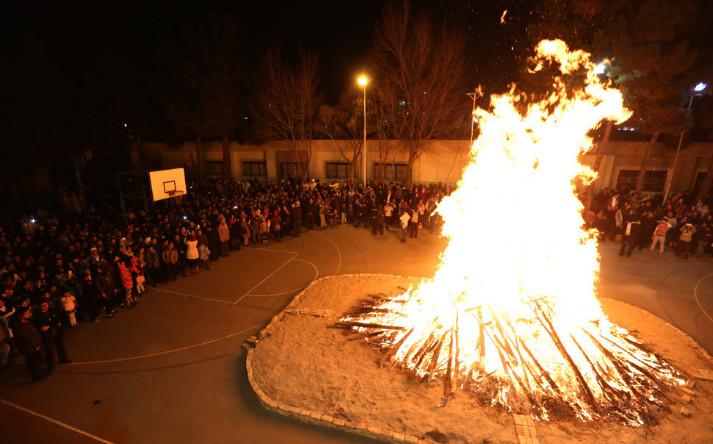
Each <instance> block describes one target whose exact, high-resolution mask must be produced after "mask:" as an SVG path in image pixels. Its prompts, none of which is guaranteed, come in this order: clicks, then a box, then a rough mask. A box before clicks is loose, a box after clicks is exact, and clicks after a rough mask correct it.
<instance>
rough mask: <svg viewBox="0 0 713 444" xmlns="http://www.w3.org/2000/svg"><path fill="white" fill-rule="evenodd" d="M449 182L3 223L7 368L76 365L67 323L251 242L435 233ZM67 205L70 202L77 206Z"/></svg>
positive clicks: (256, 186) (221, 190) (39, 215)
mask: <svg viewBox="0 0 713 444" xmlns="http://www.w3.org/2000/svg"><path fill="white" fill-rule="evenodd" d="M449 191H450V189H449V188H448V187H447V186H444V185H436V184H433V185H428V186H426V185H410V186H403V185H401V184H396V183H389V184H384V183H381V184H373V185H371V186H369V187H363V186H362V184H359V183H354V182H352V181H345V182H341V183H337V182H334V183H329V184H327V183H320V182H318V181H307V182H299V181H282V182H279V183H263V182H258V181H249V182H246V181H237V180H222V179H218V180H214V181H211V182H209V183H206V184H203V185H202V186H194V187H191V190H190V192H189V193H188V195H186V196H184V197H182V198H181V199H180V200H170V201H163V202H157V203H155V204H154V205H153V208H152V209H151V211H144V210H139V211H132V212H129V213H127V214H126V215H120V214H116V213H114V212H112V210H111V209H107V210H105V211H98V210H95V209H92V208H86V206H85V205H80V202H79V201H78V200H77V199H73V200H70V201H66V202H64V204H65V206H64V211H56V212H48V211H42V210H37V211H36V212H34V213H33V214H32V215H27V216H25V217H22V218H17V217H15V218H7V219H6V220H5V221H4V223H2V224H0V255H1V259H0V260H2V263H1V264H0V276H1V277H0V279H1V283H0V285H1V290H2V294H0V368H2V367H4V366H5V365H6V363H7V361H8V358H9V357H11V356H13V355H14V354H21V355H23V356H24V358H25V363H26V366H27V369H28V371H29V373H30V376H31V377H32V379H33V380H40V379H42V378H43V377H45V376H46V375H48V374H49V373H51V372H52V370H53V368H54V363H55V355H56V357H57V359H58V360H59V362H60V363H66V362H69V360H68V358H67V354H66V352H65V349H64V341H63V330H64V329H65V328H73V327H76V326H77V325H78V322H91V321H97V320H99V319H100V318H102V317H107V318H111V317H113V316H114V313H115V312H116V309H117V307H125V308H130V307H133V306H134V305H135V304H136V303H138V301H139V300H140V298H141V297H142V295H143V293H144V292H145V291H146V289H147V288H149V287H150V286H152V285H156V284H160V283H163V282H166V281H171V280H175V279H176V278H177V277H178V276H181V275H190V274H193V273H197V272H199V271H200V270H202V269H209V268H210V263H211V262H212V261H216V260H219V258H220V257H221V256H225V255H228V254H229V253H230V251H235V250H240V249H241V248H244V247H247V246H250V245H260V244H263V243H265V242H268V241H279V240H281V239H282V238H283V237H285V236H299V235H300V233H302V232H303V231H305V230H310V229H313V228H326V227H332V226H336V225H340V224H347V223H348V224H353V225H354V226H355V227H360V226H365V227H370V228H371V230H372V232H373V233H374V234H375V235H380V234H383V233H384V230H388V229H389V227H392V226H393V227H398V228H400V229H401V230H402V240H403V241H405V240H406V238H407V237H412V238H416V237H417V236H418V230H419V227H422V228H427V229H429V230H431V231H433V230H436V229H437V228H438V225H439V224H440V219H439V218H438V216H436V215H434V212H433V210H434V209H435V207H436V204H437V203H438V202H439V201H440V199H442V198H443V196H444V195H445V194H447V193H448V192H449ZM68 202H69V203H68Z"/></svg>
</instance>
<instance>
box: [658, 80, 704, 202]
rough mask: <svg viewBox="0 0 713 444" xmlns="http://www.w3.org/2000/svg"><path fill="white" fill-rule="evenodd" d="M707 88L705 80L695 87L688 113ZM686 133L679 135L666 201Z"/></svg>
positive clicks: (665, 193)
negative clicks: (696, 98) (694, 99)
mask: <svg viewBox="0 0 713 444" xmlns="http://www.w3.org/2000/svg"><path fill="white" fill-rule="evenodd" d="M706 88H708V84H707V83H704V82H698V83H697V84H696V86H694V87H693V93H692V94H691V98H690V99H689V100H688V107H687V108H686V112H687V113H688V114H690V113H691V108H693V98H694V97H696V96H698V95H701V94H702V93H703V91H704V90H705V89H706ZM685 134H686V130H683V131H681V134H680V135H679V136H678V146H677V147H676V155H675V156H673V165H671V179H670V180H668V183H667V184H666V190H665V191H664V193H663V201H664V202H666V199H668V193H669V192H670V191H671V185H673V177H674V175H675V174H676V164H678V155H679V153H680V152H681V146H682V145H683V136H684V135H685Z"/></svg>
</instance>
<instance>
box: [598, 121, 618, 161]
mask: <svg viewBox="0 0 713 444" xmlns="http://www.w3.org/2000/svg"><path fill="white" fill-rule="evenodd" d="M612 127H614V122H612V121H611V120H607V126H606V128H605V129H604V136H602V140H601V141H600V142H599V144H598V146H597V157H596V158H595V159H594V168H593V169H594V172H595V173H598V172H599V168H600V167H601V166H602V159H603V158H604V144H605V143H607V142H609V139H610V138H611V130H612Z"/></svg>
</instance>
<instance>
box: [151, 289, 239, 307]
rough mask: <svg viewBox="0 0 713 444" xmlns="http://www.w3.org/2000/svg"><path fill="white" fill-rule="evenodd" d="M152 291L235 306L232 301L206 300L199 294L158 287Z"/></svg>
mask: <svg viewBox="0 0 713 444" xmlns="http://www.w3.org/2000/svg"><path fill="white" fill-rule="evenodd" d="M151 291H158V292H159V293H169V294H177V295H179V296H186V297H189V298H194V299H199V300H201V301H206V302H216V303H219V304H227V305H233V303H232V302H230V301H224V300H222V299H213V298H206V297H203V296H198V295H197V294H191V293H184V292H182V291H175V290H168V289H165V288H156V287H153V288H152V289H151Z"/></svg>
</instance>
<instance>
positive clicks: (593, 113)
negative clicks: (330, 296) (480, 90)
mask: <svg viewBox="0 0 713 444" xmlns="http://www.w3.org/2000/svg"><path fill="white" fill-rule="evenodd" d="M533 62H534V63H533V65H534V68H533V71H539V70H541V69H542V68H543V67H545V66H547V65H554V66H557V67H559V72H560V74H559V75H558V76H557V77H555V78H554V80H553V83H552V92H551V94H549V96H547V97H546V98H545V99H544V100H541V101H537V102H534V103H530V104H527V103H526V97H525V95H523V94H520V93H517V92H516V91H515V89H514V88H513V89H512V90H511V91H510V92H509V93H508V94H504V95H496V96H493V97H492V98H491V110H490V111H488V110H484V109H478V110H477V111H476V115H477V119H478V122H479V127H480V136H479V137H478V139H477V140H475V142H474V143H473V146H472V149H471V161H470V163H469V165H468V166H467V167H466V168H465V170H464V171H463V176H462V178H461V180H460V182H459V184H458V188H457V189H456V190H455V191H454V192H453V193H452V194H451V195H450V196H449V197H447V198H446V199H444V200H443V202H442V203H441V204H440V205H439V206H438V209H437V211H438V212H439V213H440V214H441V215H442V216H443V218H444V221H445V224H444V226H443V235H444V236H446V237H447V238H448V239H449V242H448V246H447V247H446V249H445V251H444V252H443V253H442V255H441V258H440V266H439V268H438V270H437V271H436V273H435V276H434V277H433V278H432V279H429V280H425V281H423V282H421V283H420V285H419V286H418V287H417V288H415V289H409V290H408V291H407V292H405V293H404V294H401V295H399V296H396V297H392V298H388V299H384V300H379V301H377V302H375V303H372V304H371V305H368V306H366V307H362V309H357V310H355V312H353V313H351V314H349V315H347V316H346V317H344V318H343V319H342V322H343V323H345V325H349V326H350V327H351V328H355V329H356V330H358V331H362V332H364V331H368V330H370V329H371V330H375V331H374V332H373V333H374V334H372V335H370V336H369V340H370V341H372V342H376V343H378V344H379V345H380V346H381V347H384V348H386V349H389V353H390V357H391V359H392V360H393V362H394V363H395V364H398V365H400V366H402V367H404V368H406V369H409V370H411V371H413V372H415V373H416V374H417V375H419V376H421V377H428V378H431V377H443V378H445V379H446V387H447V392H448V391H451V392H452V390H455V388H456V387H464V388H467V389H469V390H470V391H472V392H474V393H476V395H477V397H478V398H479V399H481V400H486V401H488V402H490V403H492V404H494V405H499V406H501V407H504V408H506V409H507V410H517V411H529V412H531V413H532V414H533V416H535V417H537V418H540V419H547V418H549V417H551V416H552V414H553V412H554V413H570V414H572V415H574V416H576V417H579V418H581V419H592V418H595V417H603V416H609V417H616V418H618V419H620V420H623V421H624V422H626V423H629V424H643V423H646V422H650V421H652V420H653V418H655V416H656V414H657V413H658V412H659V411H660V410H661V409H662V408H664V407H665V406H663V404H662V403H661V402H659V401H658V399H659V397H660V395H661V394H662V392H663V390H664V389H665V388H666V387H668V386H671V385H676V384H679V383H681V378H680V377H679V376H678V373H677V372H676V371H675V370H674V369H673V368H671V366H670V365H668V364H667V363H666V362H665V361H663V360H661V359H659V358H658V357H657V356H655V355H654V354H652V353H650V352H648V351H647V350H646V349H645V348H644V347H643V346H642V345H641V344H639V343H638V342H636V340H635V339H634V338H633V337H631V336H630V335H629V334H628V332H626V331H625V330H623V329H621V328H619V327H617V326H616V325H613V324H612V323H611V322H610V321H608V320H607V318H606V316H605V315H604V313H603V312H602V309H601V307H600V305H599V303H598V301H597V298H596V283H597V276H598V271H599V255H598V250H597V239H596V237H595V233H594V232H592V231H587V230H585V229H584V228H583V226H584V223H583V219H582V203H581V202H580V200H579V199H578V198H577V196H576V192H575V185H574V183H575V181H576V180H583V181H584V182H585V183H588V182H590V181H591V180H593V179H594V178H595V173H594V172H593V171H592V170H591V169H590V168H588V167H587V166H585V165H583V164H582V163H580V158H581V155H582V154H584V153H586V152H587V151H589V150H590V149H591V148H592V139H591V137H590V136H588V133H589V131H590V130H591V129H592V128H595V127H596V126H597V125H599V124H600V123H601V122H602V120H604V119H610V120H614V121H617V122H620V121H623V120H625V119H627V118H628V117H629V116H630V113H629V111H628V110H626V109H625V107H624V105H623V100H622V95H621V93H620V92H619V91H618V90H617V89H614V88H612V87H611V86H610V85H609V84H607V83H605V82H602V80H601V79H600V78H599V76H597V75H596V74H595V73H594V66H593V63H592V62H591V60H590V55H589V54H588V53H586V52H584V51H570V50H568V48H567V45H566V44H565V43H564V42H562V41H560V40H545V41H542V42H540V43H539V44H538V45H537V47H536V55H535V57H534V58H533ZM572 84H576V85H579V86H575V87H573V86H571V85H572Z"/></svg>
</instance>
